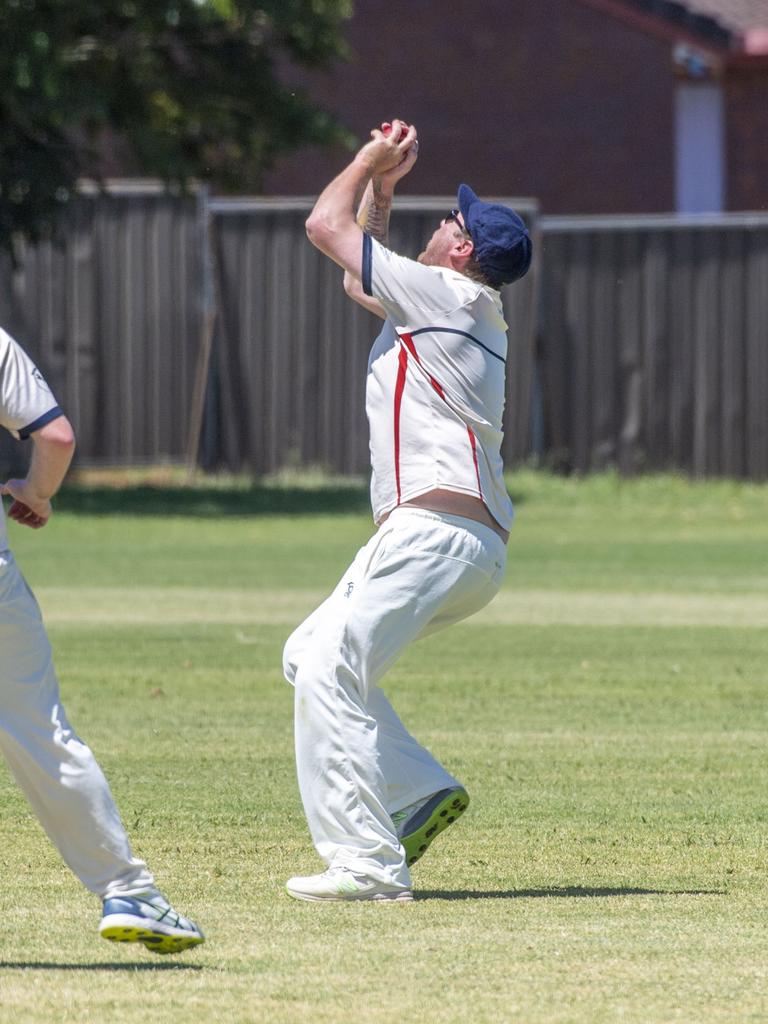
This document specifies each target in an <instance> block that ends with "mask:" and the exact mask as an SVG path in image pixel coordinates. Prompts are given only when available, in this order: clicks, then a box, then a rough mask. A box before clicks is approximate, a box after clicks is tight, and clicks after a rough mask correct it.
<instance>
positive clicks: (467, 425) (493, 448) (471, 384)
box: [362, 234, 514, 530]
mask: <svg viewBox="0 0 768 1024" xmlns="http://www.w3.org/2000/svg"><path fill="white" fill-rule="evenodd" d="M362 283H363V290H364V291H365V293H366V294H367V295H370V296H372V297H374V298H376V299H378V300H379V302H380V303H381V305H382V306H383V307H384V309H385V310H386V313H387V319H386V321H385V322H384V327H383V329H382V331H381V333H380V334H379V336H378V338H377V339H376V341H375V342H374V345H373V348H372V349H371V354H370V357H369V360H368V381H367V387H366V401H365V407H366V413H367V415H368V422H369V426H370V448H371V466H372V469H373V475H372V479H371V504H372V506H373V518H374V521H375V522H376V523H379V522H380V521H381V520H382V518H383V517H384V516H385V515H386V514H387V513H388V512H391V511H392V509H393V508H396V507H397V506H398V505H401V504H402V503H403V502H405V501H409V500H410V499H412V498H416V497H418V496H419V495H420V494H425V493H426V492H427V491H431V490H434V489H435V488H438V487H441V488H444V489H445V490H449V491H458V492H460V493H462V494H471V495H474V496H475V497H478V498H480V499H481V500H482V501H484V502H485V504H486V506H487V507H488V510H489V511H490V513H491V515H492V516H493V518H494V519H495V520H496V522H497V523H498V524H499V526H501V527H503V528H504V529H505V530H508V529H509V528H510V526H511V525H512V518H513V516H514V511H513V508H512V502H511V501H510V498H509V495H508V494H507V489H506V486H505V484H504V476H503V464H502V460H501V441H502V436H503V434H502V429H501V418H502V414H503V412H504V395H505V370H506V358H507V324H506V322H505V320H504V316H503V312H502V305H501V296H500V295H499V293H498V292H497V291H495V290H494V289H493V288H488V287H484V286H483V285H481V284H479V283H478V282H477V281H472V280H470V278H468V277H466V276H465V275H464V274H460V273H458V272H457V271H455V270H450V269H448V268H446V267H427V266H422V264H421V263H418V262H416V261H415V260H411V259H407V258H406V257H404V256H398V255H397V254H396V253H394V252H391V251H390V250H389V249H386V248H384V246H383V245H381V244H380V243H379V242H377V241H376V240H375V239H373V238H371V236H370V235H367V234H364V235H363V276H362Z"/></svg>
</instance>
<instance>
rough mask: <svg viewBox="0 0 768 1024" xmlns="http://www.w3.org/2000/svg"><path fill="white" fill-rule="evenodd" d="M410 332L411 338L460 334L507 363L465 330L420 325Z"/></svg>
mask: <svg viewBox="0 0 768 1024" xmlns="http://www.w3.org/2000/svg"><path fill="white" fill-rule="evenodd" d="M410 334H411V337H413V338H415V337H416V335H417V334H460V335H461V336H462V338H469V340H470V341H474V343H475V344H476V345H479V346H480V348H481V349H483V350H484V351H485V352H487V353H488V355H489V356H493V358H494V359H498V360H499V362H500V363H502V364H503V365H504V366H506V365H507V361H506V359H505V358H504V357H503V356H500V355H499V354H498V352H493V351H492V350H491V349H489V348H488V346H487V345H484V344H483V343H482V341H478V339H477V338H475V337H474V335H472V334H467V332H466V331H457V330H455V329H454V328H453V327H420V328H419V329H418V330H417V331H411V332H410Z"/></svg>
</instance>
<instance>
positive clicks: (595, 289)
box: [539, 215, 768, 479]
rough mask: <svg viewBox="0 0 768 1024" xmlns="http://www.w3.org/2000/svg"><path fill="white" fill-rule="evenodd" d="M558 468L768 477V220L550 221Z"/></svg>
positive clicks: (544, 334) (548, 442)
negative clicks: (766, 398)
mask: <svg viewBox="0 0 768 1024" xmlns="http://www.w3.org/2000/svg"><path fill="white" fill-rule="evenodd" d="M542 233H543V237H544V255H543V289H542V301H541V304H540V324H539V332H540V339H541V342H540V358H541V374H542V378H543V381H544V385H543V403H544V410H543V417H544V421H545V433H546V438H545V445H544V447H545V451H546V453H547V455H548V458H549V459H550V460H551V461H552V463H553V464H554V465H555V466H557V467H558V468H565V469H569V470H573V471H576V472H589V471H591V470H595V469H601V468H604V467H606V466H613V465H615V466H618V468H619V469H620V470H621V471H622V472H625V473H632V472H637V471H640V470H644V469H653V470H666V469H675V470H681V471H684V472H689V473H692V474H694V475H697V476H733V477H752V478H755V479H765V478H766V477H768V443H767V442H768V425H767V423H768V418H767V416H768V414H767V412H766V401H765V396H766V393H768V360H767V359H766V342H768V283H767V282H768V218H767V217H764V216H758V215H755V216H751V215H743V216H738V215H733V216H727V217H721V218H718V219H716V220H715V219H706V218H673V217H663V218H662V217H658V218H650V217H633V218H618V217H611V218H608V217H605V218H602V217H600V218H542Z"/></svg>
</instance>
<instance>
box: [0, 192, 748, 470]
mask: <svg viewBox="0 0 768 1024" xmlns="http://www.w3.org/2000/svg"><path fill="white" fill-rule="evenodd" d="M507 201H508V202H510V203H511V204H512V205H515V206H516V207H517V208H518V209H520V211H521V212H522V213H523V215H524V216H525V217H526V219H527V220H528V221H529V223H530V225H531V226H532V228H533V231H534V234H535V235H536V237H537V246H536V252H537V262H536V264H535V266H534V270H533V273H532V274H529V275H528V276H527V277H526V278H525V279H523V281H521V282H519V283H518V284H517V285H514V286H512V287H511V288H507V289H505V290H504V292H503V296H504V302H505V311H506V315H507V321H508V323H509V324H510V347H509V360H508V395H507V409H506V437H505V450H504V455H505V460H506V462H507V464H508V465H510V466H512V465H515V464H517V463H520V462H522V461H525V460H530V459H535V460H538V461H543V462H545V463H547V464H550V465H552V466H554V467H556V468H559V469H562V470H566V471H577V472H588V471H590V470H593V469H600V468H604V467H606V466H614V465H615V466H617V467H619V468H620V470H621V471H622V472H624V473H632V472H637V471H641V470H643V469H662V468H663V469H678V470H681V471H684V472H688V473H692V474H698V475H728V476H734V477H750V478H753V479H766V478H768V414H766V401H765V396H766V393H768V344H767V343H768V337H767V336H768V217H765V216H757V215H756V216H724V217H720V218H717V219H701V218H672V217H669V218H648V217H645V218H643V217H632V218H567V219H564V218H546V217H544V218H541V219H539V217H538V215H537V209H536V205H535V203H533V202H531V201H525V200H514V199H512V200H507ZM452 202H453V200H452V199H451V198H450V197H449V198H445V199H432V198H430V199H411V200H404V201H399V202H398V203H397V205H396V208H395V211H394V212H393V217H392V231H391V241H392V245H393V247H394V248H397V249H398V251H401V252H405V253H406V254H409V255H416V254H417V253H418V251H419V250H420V248H421V247H422V245H423V242H424V241H425V240H426V238H427V237H428V236H429V234H430V233H431V231H432V230H433V228H434V225H435V224H436V222H437V219H438V218H439V217H440V216H441V215H443V214H444V213H445V211H446V210H447V209H448V208H450V206H451V204H452ZM310 206H311V202H310V200H308V199H307V200H301V199H296V200H268V199H259V200H225V199H213V200H210V199H209V198H208V197H207V196H206V194H205V192H200V193H199V194H198V195H196V196H194V197H192V198H179V197H171V196H168V195H166V194H164V193H163V192H162V191H160V190H159V189H157V188H151V187H140V186H137V185H132V186H130V187H120V188H115V189H113V190H112V191H111V192H110V193H109V194H106V195H102V194H92V195H85V196H82V197H81V198H80V199H79V200H78V201H77V203H76V204H75V205H74V206H73V208H72V211H71V217H70V220H69V222H68V224H67V225H66V227H65V230H64V231H63V232H62V243H61V244H59V245H54V244H50V243H46V244H41V245H38V246H34V247H32V246H31V247H28V248H27V250H26V251H25V252H24V253H23V258H22V262H21V264H20V266H19V267H18V268H16V269H14V268H12V267H11V266H10V263H9V261H8V260H5V261H0V324H1V325H2V326H4V327H5V328H6V329H8V330H9V331H10V332H11V333H12V334H14V335H15V336H17V337H18V339H19V340H20V341H22V342H23V343H24V344H25V345H26V347H27V348H28V349H29V351H30V352H31V354H32V355H33V357H34V358H35V359H36V360H37V361H38V362H39V364H40V366H41V368H42V369H43V371H44V372H45V374H46V376H47V377H48V378H49V380H50V382H51V385H52V386H53V388H54V391H55V392H56V394H57V396H58V398H59V400H60V402H61V404H62V405H63V406H64V407H65V409H66V411H67V413H68V414H69V416H70V417H71V419H72V420H73V422H74V423H75V426H76V429H77V433H78V438H79V449H78V458H79V460H80V463H81V464H113V465H114V464H130V463H156V462H183V461H190V462H199V463H201V464H202V465H204V466H205V467H206V468H209V469H215V468H228V469H232V470H249V471H252V472H255V473H265V472H271V471H274V470H277V469H280V468H282V467H284V466H288V465H295V466H310V465H312V466H321V467H323V468H326V469H329V470H332V471H336V472H341V473H364V472H365V471H366V468H367V464H368V456H367V429H366V424H365V416H364V408H363V399H364V382H365V372H366V363H367V353H368V348H369V346H370V342H371V341H372V339H373V337H374V336H375V333H376V332H377V330H378V323H377V321H376V318H374V317H373V316H371V315H370V314H368V313H366V312H365V311H364V310H362V309H360V308H359V307H358V306H356V305H355V304H354V303H352V302H350V301H349V300H348V299H347V298H346V296H345V295H344V292H343V289H342V286H341V272H340V271H339V270H338V269H337V268H336V267H335V266H334V265H333V264H332V263H331V262H330V261H329V260H327V259H326V258H324V257H323V256H321V255H320V254H319V253H318V252H316V250H314V249H313V248H312V247H311V246H310V245H309V243H308V242H307V241H306V238H305V235H304V228H303V224H304V220H305V217H306V214H307V212H308V210H309V209H310ZM2 433H3V434H4V432H2ZM23 447H24V446H19V445H16V444H14V443H13V442H11V441H10V440H9V439H2V440H0V469H3V470H4V471H6V472H7V471H8V470H9V469H14V468H17V467H19V465H20V456H19V452H20V450H21V449H22V448H23Z"/></svg>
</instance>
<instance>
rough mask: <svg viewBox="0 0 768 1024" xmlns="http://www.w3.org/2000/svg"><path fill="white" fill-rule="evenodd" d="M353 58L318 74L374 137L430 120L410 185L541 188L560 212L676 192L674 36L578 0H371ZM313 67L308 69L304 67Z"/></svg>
mask: <svg viewBox="0 0 768 1024" xmlns="http://www.w3.org/2000/svg"><path fill="white" fill-rule="evenodd" d="M356 9H357V13H356V15H355V17H354V19H353V20H352V22H350V24H349V28H348V33H347V37H348V40H349V43H350V46H351V48H352V51H353V54H354V58H353V61H352V62H351V63H350V64H349V65H346V66H339V67H337V68H336V69H335V70H334V72H333V73H332V74H330V75H325V76H316V77H314V78H312V79H309V78H305V79H304V82H305V84H306V85H307V86H308V87H309V88H310V89H311V91H312V93H313V95H315V96H316V98H317V99H318V101H320V102H322V103H323V104H325V105H327V106H328V107H329V108H330V109H332V110H334V111H335V112H336V113H337V114H338V115H339V116H340V118H341V119H342V120H343V121H344V123H346V124H347V125H348V126H349V127H350V128H351V129H352V130H353V131H355V132H356V133H357V134H358V135H359V136H360V137H361V138H365V137H367V134H368V131H369V129H370V127H371V126H372V124H371V122H372V121H373V120H379V119H388V118H389V117H392V116H395V115H398V114H400V115H402V116H403V117H405V118H407V119H411V120H413V121H414V122H415V123H416V124H417V126H418V127H419V131H420V134H421V139H422V147H421V157H420V160H419V164H418V165H417V167H416V169H415V170H414V172H413V173H412V174H411V176H410V177H409V178H408V179H406V182H404V183H403V186H402V187H401V191H402V192H411V193H416V194H431V195H438V194H446V195H451V194H454V193H455V189H456V186H457V184H458V183H459V182H460V181H462V180H466V181H468V182H469V183H470V184H471V185H472V186H473V188H475V189H476V191H478V192H480V193H481V194H484V195H489V194H496V195H532V196H536V197H538V198H539V199H540V200H541V203H542V207H543V210H544V211H545V212H547V213H613V212H656V211H664V210H671V209H672V207H673V202H674V198H673V197H674V169H673V123H672V116H673V107H672V87H673V81H672V72H671V57H670V47H669V44H668V43H665V42H662V41H659V40H656V39H651V38H649V37H648V36H647V35H645V34H643V33H641V32H640V31H639V30H636V29H632V28H629V27H627V26H626V25H625V24H623V23H622V22H620V21H618V20H616V19H613V18H611V17H609V16H606V15H602V14H598V13H597V12H595V11H593V10H590V9H589V8H587V7H583V6H582V5H581V4H577V3H575V2H573V0H483V2H482V3H479V4H478V3H476V2H472V0H454V2H453V3H451V4H446V3H441V2H439V0H420V2H402V0H358V3H357V4H356ZM299 80H300V79H299ZM344 161H345V154H343V153H337V154H334V155H332V156H329V155H327V154H323V153H320V152H317V151H312V150H310V149H307V150H303V151H301V152H300V153H298V154H296V155H294V156H293V157H291V158H289V159H286V160H284V161H282V162H281V163H280V164H279V166H278V167H276V168H275V169H274V171H273V172H271V173H270V174H269V175H268V178H267V180H266V182H265V191H266V192H268V193H274V194H283V195H297V194H308V195H312V194H315V193H316V192H318V191H319V189H320V188H321V187H322V186H323V185H324V184H325V182H326V181H327V180H328V179H329V178H330V177H332V175H333V174H334V173H336V172H337V171H338V170H339V169H340V167H341V166H342V165H343V163H344Z"/></svg>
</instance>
